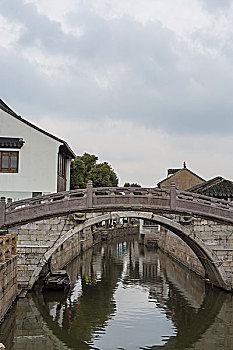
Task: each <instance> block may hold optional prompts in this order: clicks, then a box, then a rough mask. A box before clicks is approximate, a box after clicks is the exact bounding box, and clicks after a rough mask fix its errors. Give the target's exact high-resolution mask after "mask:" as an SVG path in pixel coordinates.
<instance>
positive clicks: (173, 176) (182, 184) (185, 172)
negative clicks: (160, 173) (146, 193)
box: [158, 163, 205, 191]
mask: <svg viewBox="0 0 233 350" xmlns="http://www.w3.org/2000/svg"><path fill="white" fill-rule="evenodd" d="M172 182H174V183H175V184H176V188H177V189H178V190H181V191H185V190H187V189H189V188H191V187H193V186H196V185H199V184H202V183H203V182H205V180H203V179H202V178H201V177H200V176H199V175H197V174H195V173H194V172H192V171H191V170H189V169H188V168H186V165H185V163H184V166H183V168H182V169H168V173H167V178H166V179H164V180H162V181H160V182H159V183H158V187H159V188H161V187H162V186H165V187H166V188H170V185H171V183H172Z"/></svg>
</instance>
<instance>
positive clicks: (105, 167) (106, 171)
mask: <svg viewBox="0 0 233 350" xmlns="http://www.w3.org/2000/svg"><path fill="white" fill-rule="evenodd" d="M87 180H92V181H93V186H94V187H116V186H117V185H118V178H117V175H116V174H115V172H114V170H113V169H112V167H111V166H110V165H109V164H108V163H107V162H104V163H101V164H96V165H95V167H93V168H92V169H91V171H90V172H89V174H88V177H87Z"/></svg>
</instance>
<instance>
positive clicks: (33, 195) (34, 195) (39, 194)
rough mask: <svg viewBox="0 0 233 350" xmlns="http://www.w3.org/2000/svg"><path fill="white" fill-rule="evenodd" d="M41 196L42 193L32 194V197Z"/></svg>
mask: <svg viewBox="0 0 233 350" xmlns="http://www.w3.org/2000/svg"><path fill="white" fill-rule="evenodd" d="M40 196H42V192H32V197H40Z"/></svg>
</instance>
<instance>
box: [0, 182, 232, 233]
mask: <svg viewBox="0 0 233 350" xmlns="http://www.w3.org/2000/svg"><path fill="white" fill-rule="evenodd" d="M124 208H127V209H130V208H132V209H133V210H135V209H137V210H143V209H146V210H153V209H154V210H160V209H162V210H172V211H179V212H184V213H196V214H201V215H209V216H211V215H212V216H215V217H216V218H222V219H224V218H226V219H228V221H229V220H230V221H232V222H233V203H232V202H227V201H224V200H221V199H216V198H212V197H207V196H204V195H200V194H197V193H190V192H185V191H179V190H176V188H175V184H174V183H173V184H171V187H170V189H167V188H165V187H162V188H142V187H134V188H133V187H101V188H93V186H92V182H91V181H89V182H88V184H87V188H85V189H78V190H72V191H66V192H59V193H54V194H49V195H45V196H40V197H35V198H29V199H24V200H20V201H16V202H12V200H8V203H7V204H6V203H5V199H4V198H2V199H1V201H0V227H3V226H4V225H5V226H7V225H8V226H9V225H12V224H14V223H20V222H28V221H31V220H39V219H40V218H43V217H49V216H50V217H51V216H56V215H62V214H64V215H65V214H66V213H69V212H70V213H72V212H76V211H79V210H81V211H82V210H91V209H94V210H105V211H107V210H108V209H109V210H117V209H124Z"/></svg>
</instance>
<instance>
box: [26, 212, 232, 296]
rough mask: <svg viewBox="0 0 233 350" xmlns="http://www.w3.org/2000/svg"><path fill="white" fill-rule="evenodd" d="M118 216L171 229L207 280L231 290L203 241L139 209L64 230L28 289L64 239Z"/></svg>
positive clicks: (170, 222) (41, 263) (184, 229)
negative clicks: (201, 269) (202, 269)
mask: <svg viewBox="0 0 233 350" xmlns="http://www.w3.org/2000/svg"><path fill="white" fill-rule="evenodd" d="M119 218H136V219H147V220H150V221H153V222H155V223H156V224H158V225H161V226H163V227H165V228H166V229H168V230H170V231H172V232H173V233H174V234H176V235H177V236H178V237H180V238H181V239H182V240H183V241H184V242H185V243H186V244H187V245H188V246H189V247H190V248H191V249H192V250H193V252H194V253H195V254H196V256H197V257H198V259H199V260H200V262H201V264H202V266H203V268H204V270H205V274H206V277H207V278H208V279H209V281H210V282H211V283H212V284H213V285H215V286H218V287H220V288H223V289H225V290H231V287H230V286H229V284H228V283H227V276H226V273H225V271H224V269H223V267H222V266H221V265H219V264H218V262H217V261H216V256H214V255H213V253H212V251H211V250H210V249H209V248H208V247H207V246H206V245H205V244H204V243H203V241H202V240H200V239H199V238H198V237H196V236H195V235H194V234H193V233H192V232H191V231H190V230H189V229H188V228H187V227H185V226H183V225H181V224H180V223H177V222H175V221H173V220H172V219H168V218H166V217H164V216H161V215H156V214H153V213H152V212H140V211H117V212H109V213H107V214H102V215H101V214H100V215H99V216H96V217H93V218H91V219H87V220H86V221H85V222H83V223H81V224H78V225H77V226H76V227H75V228H74V229H72V230H70V231H68V232H66V233H65V234H64V235H62V236H61V237H60V238H59V239H58V240H57V241H56V243H55V244H54V245H53V246H52V247H51V248H50V249H49V250H48V251H47V252H46V253H45V254H44V255H43V256H42V257H41V259H40V263H39V265H38V267H37V268H36V269H35V270H34V272H33V275H32V276H31V279H30V281H29V289H31V288H32V287H33V285H34V283H35V282H36V280H37V279H38V277H39V274H40V272H41V270H42V268H43V266H44V265H45V264H46V263H47V262H48V261H49V259H50V258H51V256H52V255H53V254H54V253H55V251H56V250H57V249H58V248H59V247H60V246H61V245H62V244H63V243H64V242H65V241H67V240H68V239H70V238H71V237H72V236H74V235H75V234H77V233H79V232H80V231H82V230H83V229H85V228H88V227H90V226H93V225H96V224H98V223H101V222H103V221H107V220H117V219H119Z"/></svg>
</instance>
